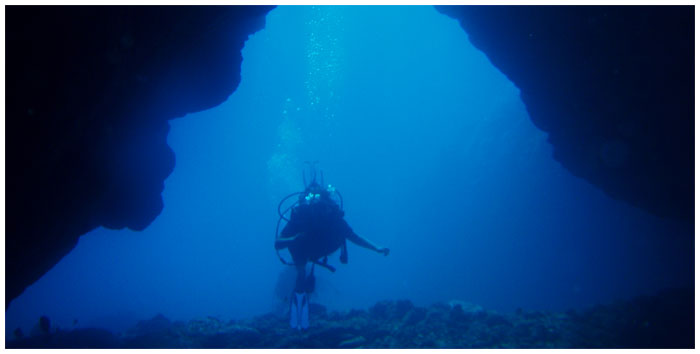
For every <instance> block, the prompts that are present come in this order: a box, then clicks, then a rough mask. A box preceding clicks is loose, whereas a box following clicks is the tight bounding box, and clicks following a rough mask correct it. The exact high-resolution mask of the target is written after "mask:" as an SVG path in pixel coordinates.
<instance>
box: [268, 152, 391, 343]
mask: <svg viewBox="0 0 700 354" xmlns="http://www.w3.org/2000/svg"><path fill="white" fill-rule="evenodd" d="M309 165H310V174H311V176H312V178H311V182H310V183H308V184H307V183H306V173H304V185H305V186H306V187H305V189H304V191H303V192H296V193H292V194H290V195H288V196H287V197H285V198H284V199H282V201H281V202H280V204H279V206H278V208H277V211H278V213H279V215H280V218H279V220H278V222H277V234H276V237H275V250H276V251H277V255H278V256H279V258H280V260H281V261H282V263H284V264H287V265H293V266H295V267H296V271H297V277H296V285H295V287H294V294H292V299H291V300H292V301H291V306H290V307H291V308H290V325H291V327H292V328H297V329H306V328H308V327H309V295H310V294H311V293H312V292H313V291H314V286H315V277H314V274H313V273H314V266H316V265H318V266H322V267H324V268H326V269H328V270H330V271H331V272H335V268H334V267H333V266H331V265H329V264H328V255H330V254H331V253H333V252H335V251H336V250H337V249H338V248H340V262H341V263H343V264H346V263H347V262H348V251H347V244H346V240H349V241H350V242H352V243H354V244H356V245H358V246H360V247H363V248H367V249H369V250H372V251H375V252H378V253H382V254H384V255H385V256H387V255H389V249H388V248H385V247H378V246H375V245H374V244H372V243H371V242H370V241H368V240H366V239H364V238H362V237H360V236H358V235H357V234H356V233H355V232H353V230H352V228H350V225H348V223H347V222H346V221H345V220H344V219H343V216H344V215H345V214H344V212H343V199H342V196H341V195H340V193H339V192H338V191H336V190H335V188H334V187H333V186H331V185H328V186H326V187H325V188H324V187H323V172H321V183H320V184H319V183H318V182H317V181H316V172H315V169H314V166H313V165H311V164H309ZM297 195H298V200H297V201H296V202H295V203H294V204H292V205H291V206H290V207H288V208H287V209H286V210H285V211H284V212H281V207H282V204H284V202H285V201H286V200H287V199H289V198H291V197H293V196H297ZM334 198H336V199H338V200H339V202H340V204H338V202H336V200H334ZM290 209H291V214H290V216H289V218H287V217H286V216H285V214H286V213H287V212H288V211H289V210H290ZM282 220H285V221H286V222H287V224H286V225H285V226H284V228H283V229H282V231H281V232H279V226H280V223H281V221H282ZM285 248H287V249H289V253H290V254H291V255H292V263H289V262H287V261H286V260H285V259H284V258H282V256H280V254H279V251H280V250H282V249H285ZM307 263H311V270H310V272H309V273H308V274H307V273H306V265H307Z"/></svg>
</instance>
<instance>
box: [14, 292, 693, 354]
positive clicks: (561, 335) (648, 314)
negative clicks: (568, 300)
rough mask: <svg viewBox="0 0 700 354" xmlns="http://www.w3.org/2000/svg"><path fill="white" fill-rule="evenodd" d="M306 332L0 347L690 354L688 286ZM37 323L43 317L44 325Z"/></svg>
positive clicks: (457, 308) (141, 328)
mask: <svg viewBox="0 0 700 354" xmlns="http://www.w3.org/2000/svg"><path fill="white" fill-rule="evenodd" d="M310 309H311V311H310V322H311V326H310V328H309V329H308V330H305V331H299V330H296V329H291V328H289V324H288V320H287V317H285V316H281V315H275V314H267V315H262V316H258V317H254V318H250V319H244V320H237V321H234V320H231V321H222V320H220V319H218V318H215V317H207V318H201V319H194V320H190V321H188V322H182V321H171V320H169V319H167V318H165V317H164V316H162V315H158V316H155V317H154V318H152V319H150V320H144V321H140V322H139V323H138V324H136V325H135V326H134V327H133V328H131V329H129V330H127V331H125V332H123V333H116V334H115V333H112V332H109V331H107V330H104V329H98V328H83V329H74V330H70V331H65V330H60V329H47V328H45V331H44V332H43V333H39V334H36V335H34V336H31V337H23V338H15V339H14V340H10V341H8V342H7V343H6V346H7V348H693V347H694V346H695V341H694V334H695V329H694V324H695V321H694V315H695V310H694V290H693V289H686V290H667V291H664V292H661V293H659V294H658V295H655V296H642V297H637V298H634V299H631V300H627V301H618V302H615V303H612V304H607V305H598V306H594V307H591V308H588V309H585V310H580V311H574V310H570V311H566V312H541V311H526V310H517V311H515V312H513V313H508V314H503V313H498V312H493V311H488V310H484V309H483V308H482V307H480V306H478V305H474V304H470V303H465V302H461V301H450V302H448V303H437V304H434V305H431V306H428V307H419V306H414V305H413V304H412V303H411V302H410V301H408V300H399V301H382V302H379V303H377V304H375V305H374V306H372V307H370V308H369V309H367V310H350V311H343V312H336V311H332V312H330V311H327V310H326V309H325V308H324V307H323V306H322V305H318V304H312V306H311V308H310ZM44 321H46V319H45V320H44Z"/></svg>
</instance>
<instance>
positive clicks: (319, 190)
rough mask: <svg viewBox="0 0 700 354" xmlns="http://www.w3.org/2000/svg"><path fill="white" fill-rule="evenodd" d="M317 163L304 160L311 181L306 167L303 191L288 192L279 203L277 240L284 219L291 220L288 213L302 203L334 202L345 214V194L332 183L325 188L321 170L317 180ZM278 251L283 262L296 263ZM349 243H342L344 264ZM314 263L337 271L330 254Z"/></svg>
mask: <svg viewBox="0 0 700 354" xmlns="http://www.w3.org/2000/svg"><path fill="white" fill-rule="evenodd" d="M316 163H317V161H316V162H314V163H313V164H312V163H310V162H308V161H306V162H304V164H305V165H308V166H309V168H308V169H309V178H310V182H308V183H307V178H306V177H307V176H306V174H307V171H306V168H305V169H304V170H303V172H302V178H303V181H304V190H303V191H301V192H294V193H291V194H288V195H287V196H285V197H284V198H282V200H281V201H280V202H279V204H278V205H277V214H278V215H279V218H278V219H277V227H276V229H275V241H277V240H278V239H279V233H280V226H281V225H282V221H283V220H284V221H285V222H287V223H288V222H290V218H291V215H290V217H287V214H289V213H290V212H292V213H293V211H294V209H295V208H296V207H298V206H300V205H314V204H317V203H329V202H330V203H333V204H334V205H335V206H337V207H338V210H339V212H340V215H341V217H342V215H343V214H344V212H343V196H342V195H341V194H340V192H339V191H338V190H337V189H336V188H335V187H333V186H332V185H330V184H329V185H327V186H325V188H323V187H322V186H323V185H324V181H323V171H321V183H320V184H319V183H318V182H317V174H316V169H315V164H316ZM295 196H296V197H297V200H296V201H295V202H294V203H292V204H291V205H289V206H288V207H286V208H285V209H284V211H283V210H282V208H283V206H284V205H285V203H287V201H288V200H290V198H292V197H295ZM276 252H277V257H278V258H279V259H280V261H281V262H282V264H285V265H292V266H293V265H295V264H294V262H288V261H287V260H285V259H284V258H283V257H282V255H281V254H280V252H279V249H276ZM347 259H348V256H347V244H346V241H345V240H344V241H343V244H342V245H341V255H340V261H341V263H343V264H346V263H347ZM311 262H312V263H313V264H318V265H319V266H322V267H324V268H326V269H328V270H330V271H331V272H335V268H334V267H333V266H331V265H329V264H328V263H327V262H328V256H325V257H323V261H322V262H321V261H319V260H312V261H311Z"/></svg>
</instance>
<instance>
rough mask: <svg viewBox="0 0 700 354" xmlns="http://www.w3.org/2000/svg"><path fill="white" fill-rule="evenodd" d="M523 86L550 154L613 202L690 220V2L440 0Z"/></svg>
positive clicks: (478, 44)
mask: <svg viewBox="0 0 700 354" xmlns="http://www.w3.org/2000/svg"><path fill="white" fill-rule="evenodd" d="M437 9H438V11H440V12H443V13H445V14H447V15H449V16H451V17H453V18H456V19H458V20H459V22H460V24H461V26H462V28H464V30H465V32H466V33H467V34H468V35H469V40H470V41H471V43H472V44H473V45H474V46H475V47H476V48H478V49H479V50H481V51H483V52H484V53H485V54H486V55H487V56H488V58H489V60H490V61H491V63H493V65H494V66H496V68H498V69H499V70H500V71H501V72H503V73H504V74H505V75H506V76H507V77H508V78H509V79H510V80H511V81H512V82H513V83H515V85H516V86H517V87H518V88H519V89H520V96H521V98H522V100H523V102H524V103H525V106H526V107H527V110H528V113H529V114H530V118H531V119H532V122H533V123H534V124H535V125H536V126H537V127H538V128H540V129H541V130H543V131H545V132H547V133H548V134H549V139H548V140H549V142H550V143H551V144H552V145H553V147H554V158H555V159H556V160H557V161H559V162H561V164H562V165H563V166H564V167H566V168H567V169H568V170H569V171H571V173H573V174H574V175H576V176H579V177H582V178H585V179H586V180H587V181H589V182H590V183H592V184H593V185H595V186H597V187H599V188H601V189H602V190H603V191H605V192H606V193H607V194H608V195H609V196H611V197H613V198H615V199H622V200H625V201H627V202H629V203H631V204H633V205H636V206H639V207H641V208H644V209H646V210H648V211H650V212H652V213H654V214H657V215H660V216H669V217H674V218H679V219H683V220H688V221H690V220H693V217H694V209H693V205H694V199H693V196H694V193H693V191H694V148H693V146H694V145H693V144H694V116H695V115H694V102H695V99H694V74H693V73H694V54H693V53H694V43H695V40H694V23H695V21H694V9H693V7H692V6H437Z"/></svg>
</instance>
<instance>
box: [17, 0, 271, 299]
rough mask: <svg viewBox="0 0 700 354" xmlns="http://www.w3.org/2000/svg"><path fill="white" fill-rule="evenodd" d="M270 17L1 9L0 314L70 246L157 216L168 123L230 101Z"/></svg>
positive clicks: (163, 10) (154, 9) (243, 9)
mask: <svg viewBox="0 0 700 354" xmlns="http://www.w3.org/2000/svg"><path fill="white" fill-rule="evenodd" d="M272 8H273V7H271V6H8V7H6V21H7V22H6V68H7V69H6V75H7V76H6V83H5V85H6V86H5V88H6V110H5V116H6V129H7V130H6V132H7V133H6V139H7V140H6V142H7V143H6V158H7V160H6V172H7V174H6V177H7V179H6V185H5V188H6V192H7V194H6V198H7V199H6V206H7V208H6V220H7V224H6V230H5V232H6V234H5V235H6V236H5V244H6V249H5V276H6V277H5V288H6V293H5V296H6V302H5V306H7V305H8V304H9V302H10V301H12V299H14V298H15V297H17V296H18V295H19V294H20V293H21V292H22V291H24V289H25V288H26V287H27V286H28V285H30V284H31V283H33V282H34V281H36V280H37V279H39V278H40V277H41V276H42V275H43V274H44V273H46V272H47V271H48V270H49V269H51V268H52V267H53V266H54V265H55V264H56V263H57V262H58V261H59V260H60V259H61V258H62V257H63V256H64V255H66V254H67V253H68V252H70V250H71V249H73V247H75V245H76V244H77V241H78V238H79V237H80V235H82V234H84V233H86V232H88V231H90V230H92V229H94V228H96V227H99V226H105V227H108V228H115V229H119V228H124V227H128V228H130V229H133V230H142V229H144V228H145V227H146V226H148V225H149V224H150V223H151V222H152V221H153V220H154V219H155V217H156V216H158V214H160V212H161V210H162V208H163V202H162V198H161V192H162V189H163V181H164V180H165V178H166V177H167V176H168V175H169V174H170V173H171V172H172V169H173V167H174V164H175V156H174V154H173V152H172V150H171V149H170V148H169V147H168V145H167V143H166V138H167V132H168V129H169V125H168V120H170V119H173V118H176V117H182V116H184V115H185V114H187V113H191V112H197V111H202V110H205V109H208V108H211V107H214V106H216V105H218V104H220V103H222V102H224V101H225V100H226V98H227V97H228V96H229V95H230V94H231V93H233V91H234V90H235V88H236V87H237V86H238V83H239V81H240V64H241V60H242V58H241V49H242V48H243V44H244V42H245V40H246V39H247V38H248V36H249V35H250V34H252V33H254V32H256V31H258V30H260V29H262V28H263V27H264V23H265V15H266V14H267V12H268V11H270V10H271V9H272Z"/></svg>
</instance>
